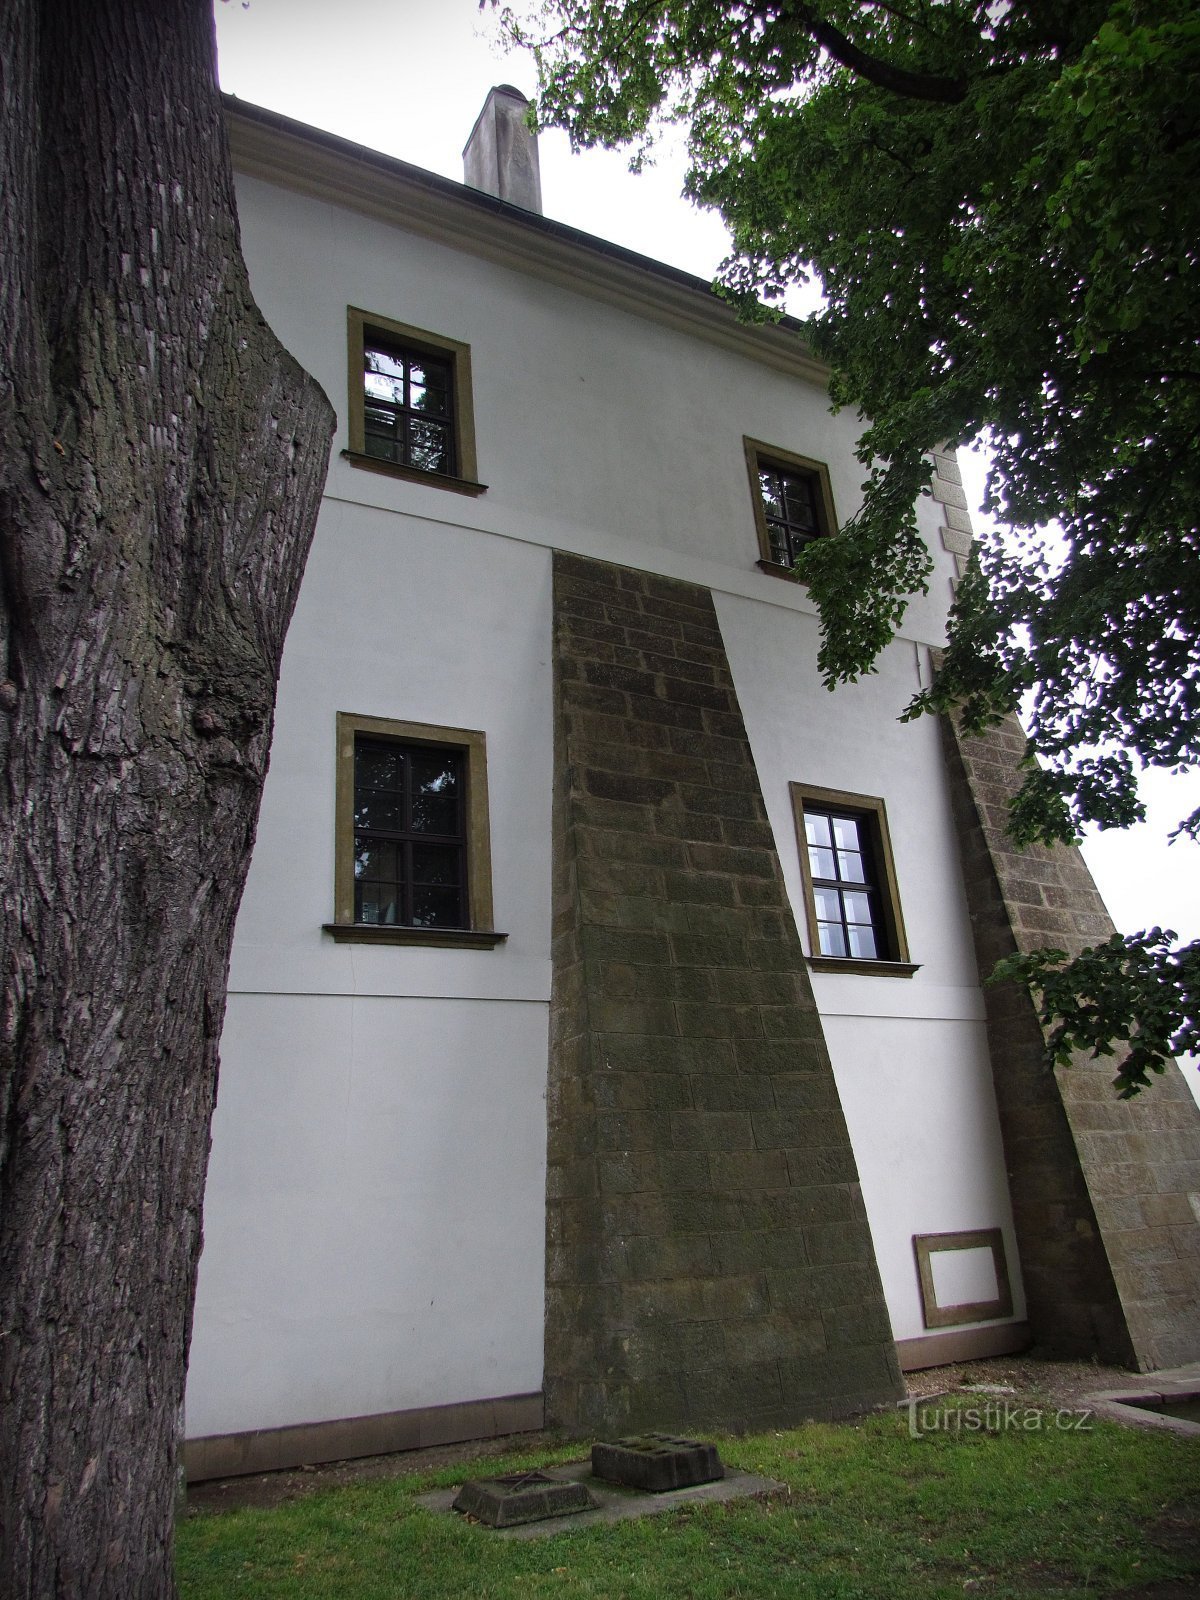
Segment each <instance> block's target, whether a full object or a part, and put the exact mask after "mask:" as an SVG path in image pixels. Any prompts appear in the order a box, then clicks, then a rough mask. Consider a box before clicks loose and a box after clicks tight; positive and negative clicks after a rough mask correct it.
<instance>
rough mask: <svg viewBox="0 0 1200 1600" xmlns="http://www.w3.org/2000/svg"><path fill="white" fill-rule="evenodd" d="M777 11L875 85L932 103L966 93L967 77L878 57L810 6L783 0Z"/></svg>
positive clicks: (954, 102) (960, 97) (954, 101)
mask: <svg viewBox="0 0 1200 1600" xmlns="http://www.w3.org/2000/svg"><path fill="white" fill-rule="evenodd" d="M777 15H778V17H779V18H780V19H781V20H784V21H790V22H794V23H795V24H796V26H797V27H799V28H801V29H803V31H804V32H805V33H807V34H808V36H809V38H810V39H813V40H815V42H816V43H817V44H819V45H820V46H821V49H822V50H824V51H825V53H826V54H827V55H830V56H832V57H833V59H834V60H835V61H836V62H838V63H839V65H841V66H843V67H847V68H848V69H849V70H850V71H851V72H853V73H856V74H857V75H858V76H859V77H860V78H866V80H867V81H868V83H873V84H875V85H876V87H877V88H880V89H886V90H888V92H889V93H891V94H898V95H903V96H904V97H905V98H906V99H908V100H928V101H931V102H933V103H934V104H935V105H959V104H960V103H961V102H962V101H963V100H965V99H966V97H967V79H966V78H945V77H942V76H941V75H940V74H937V73H931V72H910V71H909V70H908V69H907V68H906V67H897V66H894V65H893V64H892V63H891V62H889V61H881V60H880V59H879V57H878V56H873V55H868V53H867V52H866V51H865V50H862V49H860V48H859V46H858V45H856V44H855V43H854V41H853V40H852V39H848V38H847V37H846V35H845V34H844V33H842V32H841V30H840V29H838V28H835V27H834V26H833V24H832V23H831V22H827V21H825V19H824V18H823V17H821V16H818V15H817V13H816V12H814V11H813V10H812V8H811V7H809V6H806V5H802V4H798V3H797V0H783V4H781V5H780V6H779V8H778V11H777Z"/></svg>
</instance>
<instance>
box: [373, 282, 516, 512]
mask: <svg viewBox="0 0 1200 1600" xmlns="http://www.w3.org/2000/svg"><path fill="white" fill-rule="evenodd" d="M349 338H350V407H349V431H350V448H349V449H348V450H346V451H344V452H343V454H344V455H345V457H346V459H347V460H348V461H351V462H352V463H353V464H354V465H355V466H357V467H367V468H369V469H370V470H372V471H374V472H385V473H390V474H391V475H392V476H395V477H400V478H409V479H412V480H414V481H416V482H423V483H434V484H437V485H438V487H440V488H443V489H454V490H457V491H458V492H459V493H462V494H482V493H483V490H484V487H485V486H484V485H483V484H481V483H478V482H476V481H475V479H476V471H477V468H476V465H475V431H474V423H473V419H472V413H471V350H470V346H469V345H465V344H460V343H459V342H458V341H457V340H454V339H445V338H443V337H442V336H441V335H439V334H433V333H427V332H424V331H423V330H422V329H420V328H410V327H407V326H406V325H405V324H404V323H401V322H393V321H391V319H390V318H387V317H377V316H373V315H371V314H370V313H368V312H366V311H359V310H357V309H356V308H355V307H353V306H351V308H350V311H349Z"/></svg>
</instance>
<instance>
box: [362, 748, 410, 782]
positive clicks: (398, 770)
mask: <svg viewBox="0 0 1200 1600" xmlns="http://www.w3.org/2000/svg"><path fill="white" fill-rule="evenodd" d="M354 781H355V783H356V784H363V785H365V786H366V787H368V788H371V789H400V788H402V787H403V784H404V751H403V749H402V748H401V747H400V746H399V745H398V744H384V743H383V742H382V741H379V742H375V741H373V740H366V739H358V740H356V741H355V745H354Z"/></svg>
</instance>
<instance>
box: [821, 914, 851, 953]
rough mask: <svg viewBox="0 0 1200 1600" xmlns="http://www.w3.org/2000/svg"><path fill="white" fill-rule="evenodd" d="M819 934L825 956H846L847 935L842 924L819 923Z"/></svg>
mask: <svg viewBox="0 0 1200 1600" xmlns="http://www.w3.org/2000/svg"><path fill="white" fill-rule="evenodd" d="M817 933H818V935H819V937H820V940H821V954H822V955H823V956H844V955H845V954H846V935H845V932H844V930H843V928H842V925H841V923H840V922H818V923H817Z"/></svg>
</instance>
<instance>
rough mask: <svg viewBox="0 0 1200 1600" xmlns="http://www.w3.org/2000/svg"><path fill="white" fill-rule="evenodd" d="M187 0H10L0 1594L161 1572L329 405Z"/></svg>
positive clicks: (1, 301)
mask: <svg viewBox="0 0 1200 1600" xmlns="http://www.w3.org/2000/svg"><path fill="white" fill-rule="evenodd" d="M209 7H210V0H4V5H3V7H2V8H0V74H2V79H0V241H2V242H0V249H3V252H4V264H3V281H2V285H0V360H2V368H0V935H2V943H0V961H2V963H3V967H2V972H0V984H2V989H0V1414H2V1415H3V1425H2V1427H0V1513H2V1517H3V1547H2V1554H0V1594H3V1595H5V1596H6V1597H8V1600H21V1597H36V1600H48V1597H51V1596H54V1597H60V1596H61V1597H67V1600H69V1597H74V1596H87V1597H88V1600H105V1597H109V1596H111V1597H113V1600H118V1597H119V1600H137V1597H142V1596H155V1597H160V1596H165V1595H169V1594H171V1593H172V1592H173V1589H174V1585H173V1579H172V1576H171V1555H172V1539H171V1520H172V1498H173V1494H174V1487H175V1484H174V1468H175V1458H176V1448H177V1446H176V1429H177V1420H178V1415H179V1407H180V1403H181V1400H182V1396H183V1381H184V1371H185V1365H186V1353H187V1343H188V1335H189V1326H190V1319H191V1309H192V1298H193V1288H194V1283H195V1273H196V1263H197V1258H198V1255H199V1250H200V1211H201V1200H202V1196H203V1189H204V1173H205V1166H206V1161H207V1155H208V1142H209V1122H210V1118H211V1113H212V1107H213V1101H214V1097H215V1088H216V1077H217V1037H218V1034H219V1032H220V1028H221V1021H222V1015H223V1012H224V1006H225V980H226V974H227V969H228V961H229V948H230V941H231V937H232V929H233V920H234V916H235V913H236V910H237V906H238V901H239V899H240V896H241V892H242V885H243V882H244V879H245V874H246V868H247V864H248V858H249V854H250V848H251V844H252V841H253V837H254V828H255V821H256V817H257V812H258V803H259V795H260V791H261V787H262V781H263V777H264V774H265V770H266V764H267V755H268V749H269V745H270V738H271V725H272V716H273V708H274V699H275V686H276V679H277V675H278V667H279V659H280V654H281V651H282V646H283V639H284V634H285V632H286V628H287V623H288V620H289V618H290V616H291V612H292V607H293V605H294V602H295V598H296V593H297V589H298V586H299V582H300V576H301V573H302V570H303V566H304V560H305V556H306V554H307V550H308V545H309V541H310V539H311V536H312V529H313V525H314V522H315V518H316V512H317V504H318V499H319V495H320V490H321V485H322V483H323V480H324V475H325V468H326V463H327V460H328V447H329V433H330V428H331V423H332V412H331V409H330V407H329V404H328V402H327V400H326V399H325V397H324V395H323V394H322V393H321V391H320V390H319V389H318V388H317V386H316V385H315V384H314V383H313V382H312V381H311V380H310V379H309V378H308V377H307V376H306V375H305V374H304V373H303V372H302V371H301V369H300V368H299V367H298V366H297V364H296V363H295V362H294V361H293V360H292V359H291V357H290V356H288V355H287V354H286V352H285V351H284V350H283V349H282V347H281V346H280V345H279V344H278V342H277V340H276V339H275V338H274V336H273V335H272V333H271V332H270V330H269V329H268V328H267V327H266V325H265V323H264V322H263V320H262V317H261V314H260V313H259V312H258V310H257V308H256V307H255V305H254V302H253V300H252V298H251V295H250V290H249V286H248V283H247V277H246V270H245V267H244V265H243V262H242V258H241V251H240V245H239V239H238V232H237V223H236V219H235V213H234V204H233V191H232V182H231V177H230V170H229V162H228V155H227V153H226V147H225V138H224V131H223V127H222V122H221V110H220V101H219V98H218V95H217V92H216V85H215V79H214V62H215V48H214V43H213V37H212V17H211V12H210V9H209Z"/></svg>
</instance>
